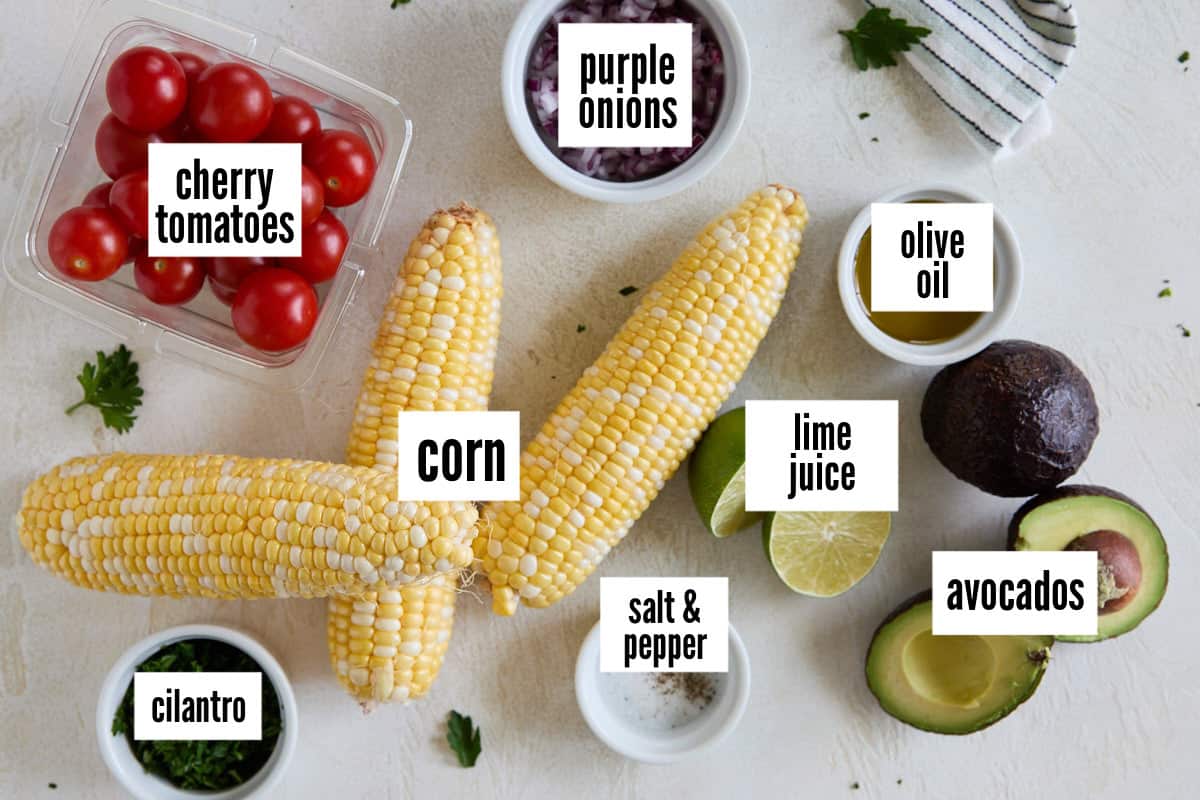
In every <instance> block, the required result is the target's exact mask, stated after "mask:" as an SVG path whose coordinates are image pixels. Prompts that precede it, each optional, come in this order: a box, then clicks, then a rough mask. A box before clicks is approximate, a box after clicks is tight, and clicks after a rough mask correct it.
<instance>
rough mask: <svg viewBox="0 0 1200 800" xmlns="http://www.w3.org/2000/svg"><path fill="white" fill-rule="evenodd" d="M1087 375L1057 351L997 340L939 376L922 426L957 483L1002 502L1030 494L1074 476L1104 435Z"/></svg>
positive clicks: (927, 396) (928, 392) (926, 404)
mask: <svg viewBox="0 0 1200 800" xmlns="http://www.w3.org/2000/svg"><path fill="white" fill-rule="evenodd" d="M1098 417H1099V410H1098V409H1097V408H1096V397H1095V395H1094V394H1093V393H1092V386H1091V384H1090V383H1089V382H1088V379H1087V377H1086V376H1085V375H1084V374H1083V372H1081V371H1080V369H1079V368H1078V367H1077V366H1075V364H1074V363H1072V362H1071V360H1070V359H1069V358H1067V357H1066V356H1065V355H1063V354H1062V353H1060V352H1059V351H1057V350H1054V349H1053V348H1050V347H1045V346H1043V345H1039V344H1035V343H1034V342H1027V341H1021V340H1006V341H1001V342H995V343H993V344H991V345H990V346H988V347H987V349H985V350H983V351H982V352H980V353H978V354H976V355H974V356H972V357H971V358H968V359H966V360H965V361H960V362H958V363H957V364H951V365H949V366H947V367H945V368H944V369H942V370H941V371H940V372H938V374H937V375H935V376H934V378H933V380H932V381H931V382H930V384H929V388H928V389H927V390H926V392H925V399H924V402H923V403H922V404H921V429H922V432H923V434H924V436H925V441H926V443H928V445H929V449H930V450H932V451H933V454H934V456H936V457H937V459H938V460H939V461H941V462H942V464H943V466H945V467H946V469H948V470H950V472H952V473H953V474H954V475H955V476H956V477H957V478H959V479H960V480H963V481H966V482H967V483H970V484H973V485H975V486H977V487H979V488H980V489H982V490H983V491H985V492H988V493H990V494H994V495H999V496H1000V497H1029V496H1030V495H1035V494H1038V493H1039V492H1044V491H1046V490H1048V489H1052V488H1054V487H1055V486H1057V485H1058V484H1060V483H1062V482H1063V481H1064V480H1066V479H1067V478H1069V477H1071V476H1072V475H1074V474H1075V472H1076V471H1077V470H1078V469H1079V467H1080V466H1081V465H1082V464H1083V462H1084V459H1086V458H1087V456H1088V453H1090V452H1091V449H1092V443H1093V442H1095V440H1096V435H1097V434H1098V433H1099V431H1100V425H1099V421H1098Z"/></svg>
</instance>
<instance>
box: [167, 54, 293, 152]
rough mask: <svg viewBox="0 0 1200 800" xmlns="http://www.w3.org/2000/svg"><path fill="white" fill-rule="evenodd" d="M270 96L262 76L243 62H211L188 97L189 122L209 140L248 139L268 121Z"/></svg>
mask: <svg viewBox="0 0 1200 800" xmlns="http://www.w3.org/2000/svg"><path fill="white" fill-rule="evenodd" d="M273 106H274V100H273V98H272V96H271V87H270V86H268V85H267V82H266V81H265V80H263V77H262V76H261V75H259V74H258V73H257V72H255V71H254V70H252V69H250V67H247V66H245V65H243V64H235V63H233V62H232V61H227V62H225V63H222V64H214V65H212V66H211V67H209V68H208V69H206V70H204V72H202V73H200V77H199V78H197V79H196V89H195V91H194V92H192V96H191V98H190V99H189V100H188V115H189V116H190V117H191V120H192V125H194V126H195V127H196V129H197V130H198V131H199V132H200V134H201V135H202V136H204V138H205V139H208V140H209V141H210V142H249V141H251V140H252V139H254V138H255V137H257V136H258V135H259V134H260V133H262V132H263V130H264V129H265V128H266V127H267V123H268V122H270V121H271V109H272V107H273Z"/></svg>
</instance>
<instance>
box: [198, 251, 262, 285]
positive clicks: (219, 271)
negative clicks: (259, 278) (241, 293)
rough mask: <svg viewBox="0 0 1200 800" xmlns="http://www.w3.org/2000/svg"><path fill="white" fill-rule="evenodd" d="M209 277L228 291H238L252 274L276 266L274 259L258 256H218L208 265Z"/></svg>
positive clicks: (208, 262)
mask: <svg viewBox="0 0 1200 800" xmlns="http://www.w3.org/2000/svg"><path fill="white" fill-rule="evenodd" d="M206 266H207V268H208V277H210V278H212V280H213V282H214V283H219V284H221V285H222V286H223V287H224V288H226V289H231V290H236V289H237V288H238V287H239V286H241V285H242V281H243V280H244V279H245V277H246V276H247V275H249V274H250V273H251V272H258V271H259V270H260V269H266V268H267V267H273V266H275V259H273V258H258V257H257V256H216V257H214V258H210V259H208V261H207V264H206Z"/></svg>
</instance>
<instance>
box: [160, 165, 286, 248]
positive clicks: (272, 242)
mask: <svg viewBox="0 0 1200 800" xmlns="http://www.w3.org/2000/svg"><path fill="white" fill-rule="evenodd" d="M149 170H150V172H149V175H150V194H149V220H148V222H149V233H150V238H149V240H148V241H147V245H148V250H147V252H148V253H149V255H151V256H195V257H203V256H261V257H263V258H285V257H292V256H299V255H300V252H301V242H300V145H298V144H259V143H252V144H194V143H186V144H179V143H154V144H151V145H150V167H149Z"/></svg>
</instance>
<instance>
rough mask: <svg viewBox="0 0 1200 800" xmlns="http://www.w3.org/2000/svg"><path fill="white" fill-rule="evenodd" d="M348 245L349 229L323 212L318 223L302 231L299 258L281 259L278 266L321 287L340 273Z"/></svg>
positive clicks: (318, 218)
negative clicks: (296, 273) (294, 272)
mask: <svg viewBox="0 0 1200 800" xmlns="http://www.w3.org/2000/svg"><path fill="white" fill-rule="evenodd" d="M349 242H350V235H349V234H347V233H346V226H345V225H343V224H342V221H341V220H340V219H338V218H337V217H335V216H334V215H333V214H331V213H330V212H329V211H328V209H327V210H325V211H322V212H321V216H319V217H317V221H316V222H314V223H313V224H312V225H309V226H308V227H307V228H305V229H304V230H303V231H301V233H300V244H301V254H300V256H299V257H295V258H281V259H279V266H281V267H287V268H288V269H290V270H295V271H296V272H299V273H300V274H301V275H303V276H304V277H305V278H306V279H307V280H308V281H309V282H310V283H322V282H323V281H327V280H329V279H330V278H332V277H333V276H334V274H335V273H337V269H338V265H340V264H341V263H342V254H343V253H345V252H346V245H347V244H348V243H349Z"/></svg>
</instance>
